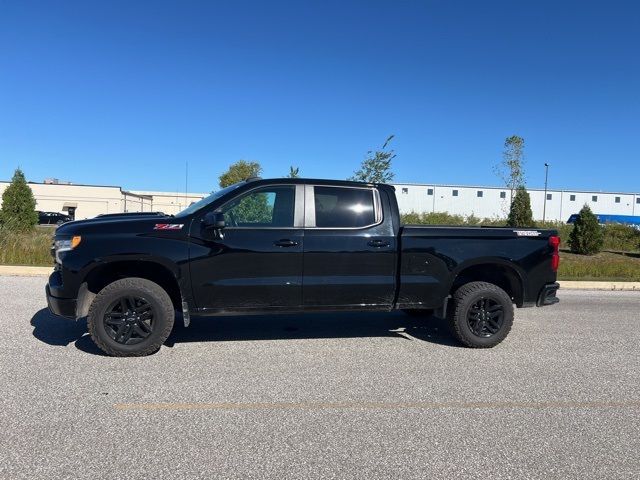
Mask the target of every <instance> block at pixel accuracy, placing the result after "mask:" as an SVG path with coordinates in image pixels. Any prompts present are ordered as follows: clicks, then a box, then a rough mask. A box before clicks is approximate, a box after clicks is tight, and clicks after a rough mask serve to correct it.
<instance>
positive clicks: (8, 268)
mask: <svg viewBox="0 0 640 480" xmlns="http://www.w3.org/2000/svg"><path fill="white" fill-rule="evenodd" d="M52 271H53V266H51V267H27V266H24V265H0V275H12V276H17V277H48V276H49V274H51V272H52Z"/></svg>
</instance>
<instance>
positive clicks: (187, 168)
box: [184, 160, 189, 208]
mask: <svg viewBox="0 0 640 480" xmlns="http://www.w3.org/2000/svg"><path fill="white" fill-rule="evenodd" d="M184 166H185V169H184V207H185V208H187V188H188V186H189V160H187V161H186V162H184Z"/></svg>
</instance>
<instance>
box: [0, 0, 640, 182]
mask: <svg viewBox="0 0 640 480" xmlns="http://www.w3.org/2000/svg"><path fill="white" fill-rule="evenodd" d="M639 48H640V6H639V4H638V2H632V1H629V2H619V1H607V2H604V1H603V2H597V3H592V2H584V1H580V2H578V1H575V2H557V1H551V2H546V1H528V2H513V1H504V2H492V1H482V2H478V1H471V0H469V1H467V2H462V1H444V0H443V1H422V2H419V1H415V2H400V1H372V0H367V1H362V2H355V1H354V2H349V1H336V2H334V1H295V2H276V1H272V2H242V1H233V2H213V1H202V2H196V1H174V2H162V1H149V2H134V1H130V0H129V1H122V2H120V1H112V0H110V1H108V2H97V1H78V2H70V1H56V2H54V1H41V2H33V1H29V0H0V179H7V178H10V176H11V174H12V172H13V169H14V168H15V167H17V166H21V167H22V168H23V169H24V170H25V173H26V175H27V177H28V179H29V180H33V181H42V180H43V179H44V178H45V177H58V178H61V179H66V180H70V181H73V182H74V183H99V184H115V185H122V186H124V187H125V188H131V189H148V190H176V189H177V190H184V169H185V168H184V166H185V162H187V161H188V162H189V171H190V175H189V190H190V191H209V190H212V189H214V188H217V179H218V176H219V174H220V173H221V172H222V171H224V170H225V169H226V168H227V166H228V165H229V164H230V163H232V162H234V161H236V160H239V159H248V160H257V161H259V162H260V163H261V164H262V165H263V166H264V174H263V175H264V176H265V177H272V176H283V175H285V174H286V173H287V172H288V170H289V166H290V165H296V166H298V167H300V169H301V172H302V174H303V175H304V176H308V177H326V178H345V177H347V176H349V175H351V173H352V172H353V170H355V169H356V168H357V167H358V165H359V163H360V161H361V160H362V159H363V157H364V155H365V154H366V152H367V150H369V149H372V148H375V147H377V146H380V145H381V144H382V143H383V142H384V140H385V138H386V137H387V136H388V135H389V134H395V135H396V138H395V140H394V142H393V147H394V148H395V150H396V153H397V158H396V160H395V164H394V171H395V174H396V181H398V182H436V183H460V184H483V185H499V184H500V180H499V179H498V178H497V177H496V176H495V174H494V173H493V169H492V166H493V165H494V164H496V163H497V162H499V161H500V158H501V151H502V144H503V142H504V138H505V137H506V136H508V135H511V134H518V135H521V136H523V137H524V138H525V141H526V144H527V147H526V158H527V180H528V185H529V186H531V187H538V186H542V185H543V182H544V167H543V164H544V163H545V162H548V163H550V164H551V170H550V177H549V184H550V187H552V188H576V189H595V190H615V191H634V192H640V181H639V179H640V54H639Z"/></svg>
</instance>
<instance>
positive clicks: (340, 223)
mask: <svg viewBox="0 0 640 480" xmlns="http://www.w3.org/2000/svg"><path fill="white" fill-rule="evenodd" d="M373 195H374V194H373V190H370V189H362V188H341V187H320V186H316V187H314V200H315V215H316V227H320V228H358V227H366V226H367V225H373V224H374V223H376V214H375V208H374V200H373Z"/></svg>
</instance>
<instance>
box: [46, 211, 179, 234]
mask: <svg viewBox="0 0 640 480" xmlns="http://www.w3.org/2000/svg"><path fill="white" fill-rule="evenodd" d="M185 220H186V219H184V218H175V217H173V216H171V215H165V214H163V213H159V212H158V213H154V212H150V213H122V214H109V215H102V216H98V217H95V218H90V219H87V220H75V221H73V222H67V223H65V224H62V225H60V226H59V227H58V228H57V229H56V232H55V234H56V235H82V234H86V233H148V232H152V231H154V230H162V229H165V228H166V226H171V228H170V229H171V230H182V228H183V227H184V224H185Z"/></svg>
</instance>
